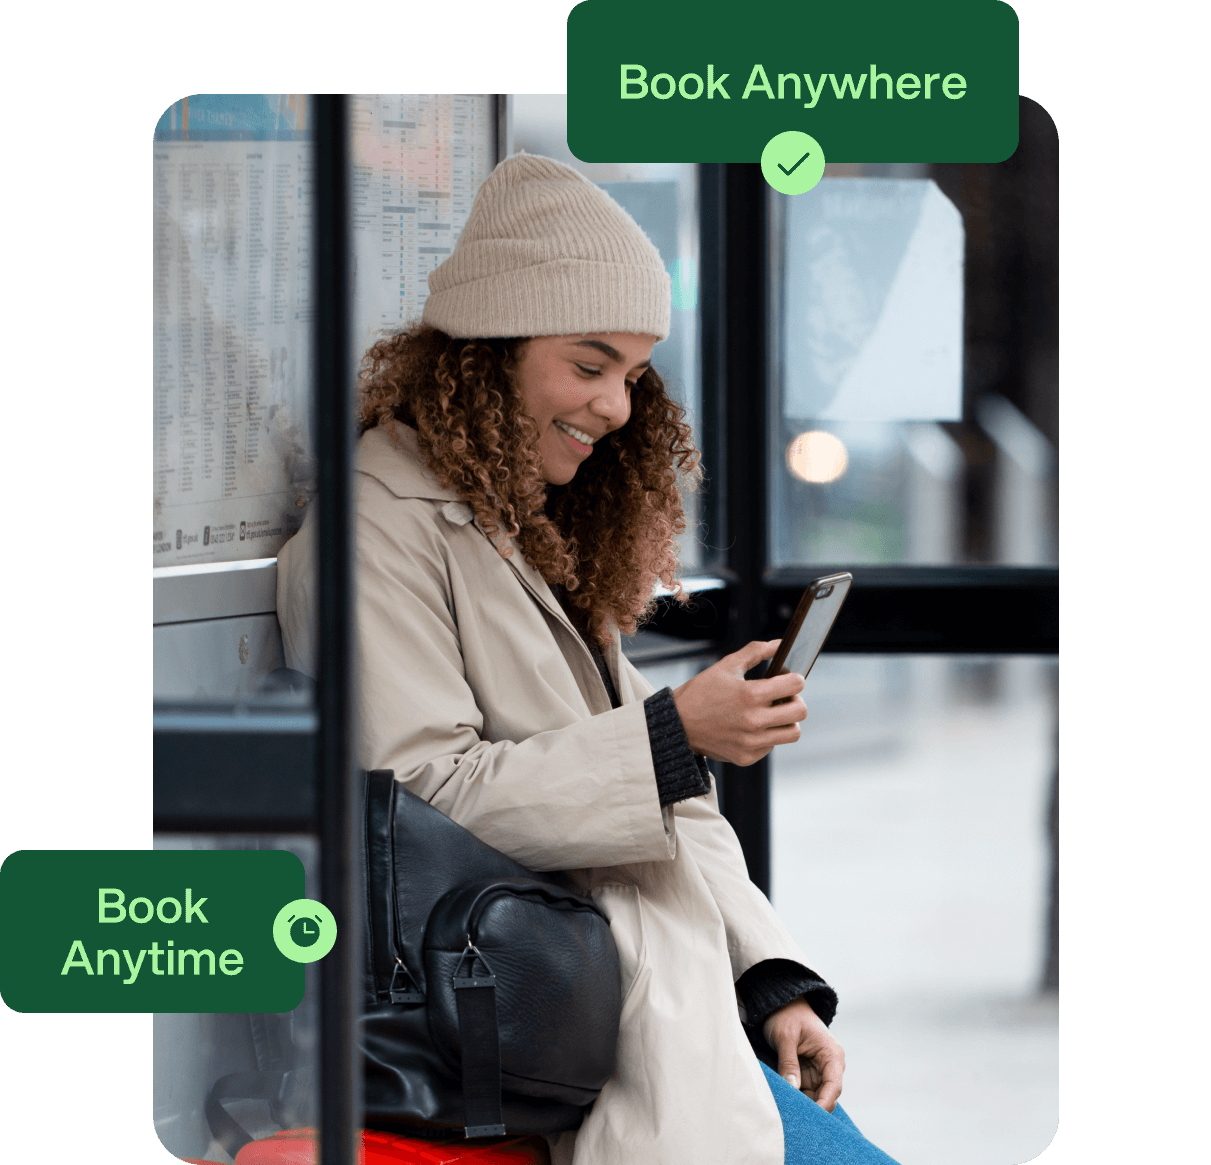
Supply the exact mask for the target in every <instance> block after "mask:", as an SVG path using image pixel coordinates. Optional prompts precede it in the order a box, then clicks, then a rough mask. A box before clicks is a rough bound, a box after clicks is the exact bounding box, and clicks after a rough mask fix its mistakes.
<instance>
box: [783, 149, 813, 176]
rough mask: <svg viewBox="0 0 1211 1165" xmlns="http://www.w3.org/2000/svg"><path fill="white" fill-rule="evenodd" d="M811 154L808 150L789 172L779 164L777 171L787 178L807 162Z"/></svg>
mask: <svg viewBox="0 0 1211 1165" xmlns="http://www.w3.org/2000/svg"><path fill="white" fill-rule="evenodd" d="M811 154H812V152H811V150H808V151H807V153H806V154H804V155H803V157H802V158H800V159H799V160H798V161H797V162H796V163H795V164H794V165H793V166H792V167H791V168H790V169H789V170H788V169H787V168H786V167H785V166H784V165H783V164H782V163H781V162H779V163H778V169H779V170H781V171H782V173H783V174H785V175H786V176H787V177H788V178H789V177H790V176H791V175H792V174H793V173H794V172H795V171H796V170H798V169H799V167H800V166H802V165H803V163H804V162H806V161H807V159H808V158H810V157H811Z"/></svg>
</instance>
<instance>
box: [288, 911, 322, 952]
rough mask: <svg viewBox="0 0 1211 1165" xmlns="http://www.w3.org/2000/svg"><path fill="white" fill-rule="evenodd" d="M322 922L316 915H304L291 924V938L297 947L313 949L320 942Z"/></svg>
mask: <svg viewBox="0 0 1211 1165" xmlns="http://www.w3.org/2000/svg"><path fill="white" fill-rule="evenodd" d="M319 937H320V920H319V918H318V917H316V915H314V914H303V915H300V916H299V917H298V918H296V919H295V920H294V921H293V922H292V923H291V924H290V938H291V940H292V941H293V943H294V945H295V946H296V947H312V946H315V944H316V943H317V942H318V941H319Z"/></svg>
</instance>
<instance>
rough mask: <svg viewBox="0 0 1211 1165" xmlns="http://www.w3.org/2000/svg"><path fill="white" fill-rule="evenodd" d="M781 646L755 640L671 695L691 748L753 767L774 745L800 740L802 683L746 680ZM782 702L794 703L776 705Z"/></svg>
mask: <svg viewBox="0 0 1211 1165" xmlns="http://www.w3.org/2000/svg"><path fill="white" fill-rule="evenodd" d="M781 642H782V641H781V640H780V639H770V640H768V641H767V640H760V639H755V640H754V641H753V642H752V643H750V644H748V645H747V646H746V647H742V648H741V649H740V650H739V651H734V652H732V654H731V655H725V656H724V657H723V658H722V659H721V660H720V661H719V662H718V663H716V664H713V665H712V666H711V667H708V668H707V669H706V671H703V672H699V673H698V674H697V675H696V676H695V677H694V678H693V679H692V680H689V681H687V682H686V683H684V684H682V685H681V687H679V688H678V689H677V690H676V691H674V692H673V703H674V704H676V705H677V712H678V714H679V715H680V717H681V724H682V726H683V727H684V728H685V736H686V739H687V740H688V741H689V742H690V748H692V749H693V750H694V751H695V752H698V753H701V754H702V755H703V756H707V757H710V758H711V759H712V760H723V761H728V762H730V763H731V764H734V765H751V764H754V763H755V762H756V761H759V760H760V759H761V758H762V757H763V756H765V754H766V753H768V752H769V750H770V749H771V748H773V747H774V745H775V744H793V743H794V742H795V741H796V740H798V739H799V721H800V720H803V719H805V718H806V717H807V706H806V705H805V704H804V703H803V701H802V700H800V699H799V693H800V692H801V691H802V690H803V677H802V676H801V675H798V674H796V673H795V672H790V673H788V674H787V675H784V676H775V677H773V678H772V679H767V680H747V681H746V680H745V678H744V673H745V672H746V671H749V670H750V669H751V668H753V667H756V665H757V664H759V663H760V662H761V661H762V660H763V659H770V658H772V657H773V654H774V652H775V651H777V650H778V644H779V643H781ZM784 698H789V700H790V702H789V703H787V704H777V705H774V701H775V700H781V699H784Z"/></svg>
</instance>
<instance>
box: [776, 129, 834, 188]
mask: <svg viewBox="0 0 1211 1165" xmlns="http://www.w3.org/2000/svg"><path fill="white" fill-rule="evenodd" d="M796 158H797V159H798V161H793V159H796ZM788 163H789V166H788ZM761 173H762V174H763V175H764V176H765V180H766V181H767V182H768V183H769V184H770V185H771V186H772V187H773V188H774V189H775V190H777V191H778V193H779V194H804V193H806V192H807V191H808V190H810V189H811V188H812V187H813V186H815V185H816V183H817V182H819V181H820V179H821V178H822V177H823V176H824V151H823V150H822V149H821V148H820V143H819V142H818V141H816V139H815V138H813V137H812V136H811V135H810V134H805V133H803V132H802V131H801V130H797V129H790V130H787V131H786V132H785V133H780V134H777V135H776V136H775V137H772V138H771V139H770V140H769V141H768V142H767V143H766V146H765V149H764V150H762V151H761Z"/></svg>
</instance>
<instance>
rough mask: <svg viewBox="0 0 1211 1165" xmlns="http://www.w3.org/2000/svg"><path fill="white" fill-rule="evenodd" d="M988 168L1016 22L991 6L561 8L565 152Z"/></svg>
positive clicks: (1012, 97) (1000, 146)
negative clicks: (811, 153)
mask: <svg viewBox="0 0 1211 1165" xmlns="http://www.w3.org/2000/svg"><path fill="white" fill-rule="evenodd" d="M792 130H797V131H800V132H802V133H805V134H809V135H810V136H811V137H813V138H815V140H816V141H817V142H819V143H820V145H821V146H822V147H823V149H824V152H825V153H826V154H827V155H828V159H829V161H830V162H1001V161H1004V160H1005V159H1006V158H1008V157H1009V155H1010V154H1012V153H1013V151H1014V150H1015V149H1016V148H1017V142H1018V21H1017V15H1016V13H1015V12H1014V11H1013V9H1012V8H1010V7H1009V5H1008V4H1003V3H1001V2H1000V0H924V2H922V0H917V2H913V0H862V2H860V3H852V4H850V3H845V4H837V3H831V4H821V3H813V2H811V0H794V2H787V0H756V2H754V3H752V4H742V5H736V4H732V3H728V4H724V3H721V2H720V0H694V2H693V3H685V2H680V0H674V2H670V3H661V4H651V3H647V2H644V3H639V2H637V0H585V3H582V4H578V5H577V6H576V7H575V8H574V9H573V10H572V12H571V14H570V15H569V16H568V145H569V147H570V148H571V150H572V153H574V154H575V155H576V156H577V157H578V158H580V159H582V160H583V161H586V162H619V161H627V162H756V161H758V160H759V159H760V158H761V152H762V150H763V148H764V147H765V144H766V143H767V142H768V141H769V140H770V139H771V138H773V137H774V136H775V135H776V134H779V133H783V132H786V131H792Z"/></svg>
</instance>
